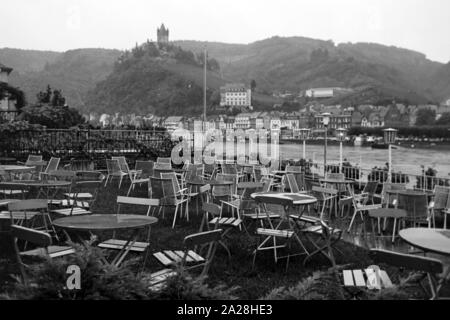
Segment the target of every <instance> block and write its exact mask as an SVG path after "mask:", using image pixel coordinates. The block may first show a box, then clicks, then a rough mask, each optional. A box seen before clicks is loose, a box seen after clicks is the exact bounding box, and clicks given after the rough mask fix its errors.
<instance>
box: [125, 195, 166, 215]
mask: <svg viewBox="0 0 450 320" xmlns="http://www.w3.org/2000/svg"><path fill="white" fill-rule="evenodd" d="M123 204H126V205H137V206H143V207H148V210H147V215H148V214H149V213H150V210H151V208H152V207H157V206H159V199H149V198H134V197H123V196H118V197H117V214H119V213H120V208H121V205H123Z"/></svg>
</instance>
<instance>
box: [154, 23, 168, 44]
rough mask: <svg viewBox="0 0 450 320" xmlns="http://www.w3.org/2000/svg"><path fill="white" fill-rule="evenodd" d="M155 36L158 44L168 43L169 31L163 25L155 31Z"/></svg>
mask: <svg viewBox="0 0 450 320" xmlns="http://www.w3.org/2000/svg"><path fill="white" fill-rule="evenodd" d="M156 34H157V37H158V44H166V43H169V29H167V28H166V27H165V26H164V23H163V24H161V27H160V28H158V29H157V30H156Z"/></svg>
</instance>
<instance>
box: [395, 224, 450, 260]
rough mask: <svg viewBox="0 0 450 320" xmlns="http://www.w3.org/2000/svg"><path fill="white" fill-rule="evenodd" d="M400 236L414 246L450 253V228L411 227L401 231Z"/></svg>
mask: <svg viewBox="0 0 450 320" xmlns="http://www.w3.org/2000/svg"><path fill="white" fill-rule="evenodd" d="M399 235H400V237H401V238H402V239H403V240H405V241H406V242H407V243H409V244H410V245H412V246H413V247H416V248H419V249H422V250H425V251H430V252H434V253H438V254H443V255H450V230H444V229H431V228H409V229H403V230H400V232H399Z"/></svg>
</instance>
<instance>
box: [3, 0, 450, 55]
mask: <svg viewBox="0 0 450 320" xmlns="http://www.w3.org/2000/svg"><path fill="white" fill-rule="evenodd" d="M1 11H4V12H5V14H2V15H1V16H0V17H1V18H0V30H2V31H1V36H0V48H1V47H12V48H23V49H38V50H55V51H65V50H69V49H76V48H91V47H96V48H98V47H101V48H117V49H129V48H130V47H132V46H134V44H135V43H136V42H138V43H142V42H144V41H145V40H146V39H150V40H156V28H157V26H159V25H160V24H161V23H162V22H164V24H165V25H166V26H167V27H168V28H169V29H170V40H206V41H219V42H228V43H250V42H253V41H257V40H262V39H265V38H269V37H272V36H275V35H278V36H304V37H310V38H316V39H322V40H333V41H335V42H336V43H340V42H376V43H381V44H386V45H395V46H398V47H403V48H408V49H412V50H416V51H420V52H423V53H425V54H426V55H427V56H428V58H430V59H431V60H436V61H440V62H445V63H447V62H448V61H450V32H449V31H450V1H449V0H314V1H311V0H307V1H306V0H126V1H125V0H4V1H2V4H1V6H0V12H1Z"/></svg>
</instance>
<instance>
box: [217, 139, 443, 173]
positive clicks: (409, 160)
mask: <svg viewBox="0 0 450 320" xmlns="http://www.w3.org/2000/svg"><path fill="white" fill-rule="evenodd" d="M230 144H231V143H227V144H226V146H225V148H226V149H228V150H230V149H229V148H228V147H229V146H230ZM213 145H214V147H213V148H215V151H216V154H222V153H223V151H225V149H224V146H223V145H222V143H221V142H214V143H213ZM276 147H279V149H278V150H279V151H278V152H279V154H280V157H281V159H296V160H298V159H299V158H301V157H302V153H303V145H302V144H281V145H277V146H276ZM243 148H244V147H243V146H242V144H241V145H240V147H239V150H243ZM259 148H260V149H261V145H260V146H259ZM262 148H263V150H264V152H266V153H265V154H267V151H265V150H266V149H265V148H267V146H264V145H263V146H262ZM395 148H396V149H392V167H393V170H394V171H396V172H402V173H406V174H411V175H421V174H422V168H421V165H424V166H425V168H426V169H428V168H433V169H435V170H437V176H438V177H442V178H448V177H449V174H450V150H445V149H442V150H440V149H439V148H436V149H420V148H415V149H411V148H404V147H401V146H396V147H395ZM245 150H246V151H247V153H246V154H247V155H248V154H249V152H248V150H249V146H248V144H246V146H245ZM253 150H255V149H253ZM268 150H270V146H268ZM235 152H236V151H235ZM269 153H270V151H269ZM263 154H264V153H263ZM323 154H324V148H323V145H307V146H306V158H307V159H309V160H313V162H317V163H319V164H323ZM343 158H344V159H347V160H348V161H349V162H350V163H351V164H352V165H358V166H359V167H361V168H363V169H367V170H370V169H372V168H374V167H375V166H376V167H379V168H380V167H384V166H385V164H386V163H387V162H388V150H384V149H372V148H370V147H353V146H344V147H343ZM338 163H339V146H337V145H328V147H327V164H338Z"/></svg>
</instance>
